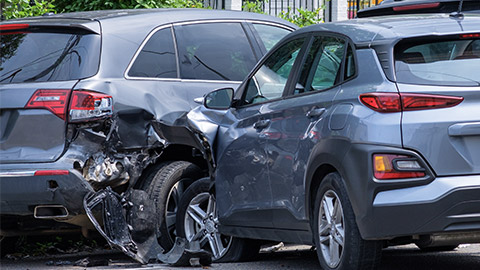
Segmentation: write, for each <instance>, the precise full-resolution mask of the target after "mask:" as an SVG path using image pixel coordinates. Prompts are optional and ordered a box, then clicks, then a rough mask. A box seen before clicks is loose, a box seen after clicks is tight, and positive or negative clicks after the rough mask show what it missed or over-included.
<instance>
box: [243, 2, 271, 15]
mask: <svg viewBox="0 0 480 270" xmlns="http://www.w3.org/2000/svg"><path fill="white" fill-rule="evenodd" d="M265 3H267V0H265ZM242 10H243V11H247V12H255V13H260V14H263V13H264V12H263V1H261V0H255V1H245V2H244V4H243V6H242Z"/></svg>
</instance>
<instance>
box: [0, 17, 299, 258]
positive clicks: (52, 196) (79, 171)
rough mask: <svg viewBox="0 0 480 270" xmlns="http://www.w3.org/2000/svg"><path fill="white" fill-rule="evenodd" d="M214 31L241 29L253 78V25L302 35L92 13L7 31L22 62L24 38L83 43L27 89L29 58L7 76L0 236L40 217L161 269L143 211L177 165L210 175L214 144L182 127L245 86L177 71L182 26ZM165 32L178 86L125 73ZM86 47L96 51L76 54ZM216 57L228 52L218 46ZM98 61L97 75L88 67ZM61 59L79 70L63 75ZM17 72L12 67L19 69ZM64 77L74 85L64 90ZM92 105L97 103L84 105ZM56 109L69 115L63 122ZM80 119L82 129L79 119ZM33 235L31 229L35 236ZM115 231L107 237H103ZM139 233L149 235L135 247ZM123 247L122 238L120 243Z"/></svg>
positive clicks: (0, 108)
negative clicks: (193, 113) (219, 93)
mask: <svg viewBox="0 0 480 270" xmlns="http://www.w3.org/2000/svg"><path fill="white" fill-rule="evenodd" d="M217 23H227V24H228V23H230V24H235V26H236V28H237V30H238V29H240V32H241V33H242V35H244V36H245V38H244V40H243V42H244V43H245V44H248V45H249V46H246V48H245V49H246V50H249V53H250V54H251V57H252V59H251V61H250V62H251V65H252V66H248V67H247V69H246V72H248V70H249V69H250V68H251V67H253V65H254V62H256V61H258V60H259V59H260V58H261V56H262V55H263V54H264V53H265V52H266V49H265V46H264V45H263V43H262V42H263V41H262V40H261V39H260V36H259V35H258V33H256V30H255V28H254V26H253V24H264V25H268V26H274V27H278V28H279V29H283V31H285V32H286V33H287V32H291V31H292V30H294V29H295V28H296V27H295V26H294V25H292V24H290V23H288V22H285V21H283V20H281V19H278V18H274V17H270V16H265V15H259V14H248V13H241V12H230V11H210V10H200V9H198V10H197V9H186V10H183V9H182V10H180V9H152V10H109V11H92V12H79V13H69V14H58V15H52V16H45V17H36V18H26V19H20V20H10V21H6V22H2V23H1V24H0V26H3V25H6V24H16V25H17V26H16V27H18V26H20V27H24V28H25V29H23V28H22V29H21V30H22V31H15V32H14V31H10V30H8V29H9V28H4V29H7V31H10V32H8V33H7V34H6V35H4V32H3V31H4V30H3V29H2V46H3V43H4V41H5V44H7V46H10V47H9V48H11V49H12V51H13V52H14V53H15V52H16V51H15V50H16V48H17V47H16V46H17V45H16V43H15V42H22V40H23V39H24V38H25V35H27V34H28V35H30V34H32V35H34V36H35V35H37V36H41V35H45V36H46V37H49V35H56V34H60V35H61V34H64V33H67V34H72V33H73V34H72V35H73V37H75V38H72V39H70V40H68V39H67V40H66V41H65V42H66V44H67V45H65V48H62V49H60V50H59V51H61V52H62V53H60V56H59V60H58V61H57V62H56V63H53V64H51V65H50V64H46V67H44V68H45V70H43V71H41V72H40V73H39V74H37V75H35V76H33V75H32V77H31V78H29V77H28V76H27V75H24V73H25V72H26V71H25V67H29V66H31V65H34V64H35V63H36V62H35V61H34V62H33V63H30V62H31V61H32V59H36V58H34V57H33V56H31V57H29V56H28V55H26V52H22V53H19V54H20V55H19V56H18V57H22V56H24V58H25V60H24V61H26V62H27V64H26V65H25V67H23V68H22V67H20V68H17V69H13V68H12V69H11V70H8V71H4V73H0V95H1V98H0V120H1V121H0V128H1V130H0V153H1V155H0V198H1V211H0V216H2V217H3V216H5V217H7V216H8V217H9V221H10V222H9V223H8V224H6V223H3V220H6V219H2V225H1V228H0V234H1V235H9V234H10V232H13V231H15V233H16V234H22V229H23V228H19V226H17V225H18V224H19V223H20V222H21V219H22V218H23V217H28V218H30V217H32V216H34V218H37V219H39V218H41V219H49V220H55V221H59V222H65V223H68V224H72V225H75V226H79V227H81V228H82V229H98V230H99V231H100V232H102V234H103V235H104V236H106V238H107V240H108V241H109V243H110V244H111V245H112V246H115V247H117V248H119V249H121V250H122V251H124V252H125V253H127V254H128V255H130V256H132V257H134V258H135V259H136V260H138V261H140V262H142V263H145V262H148V260H149V259H151V258H153V257H156V254H157V253H158V251H159V250H161V249H160V246H159V245H158V242H157V237H159V232H158V224H157V222H155V219H154V218H150V217H152V216H154V215H156V214H158V213H155V210H152V208H150V207H144V208H142V209H149V212H142V213H143V214H144V216H143V217H140V216H139V215H140V214H142V213H138V209H140V208H139V207H140V206H142V207H143V206H145V205H147V204H149V203H148V202H147V200H152V198H148V196H152V194H151V193H152V192H153V191H152V189H153V188H151V185H152V181H155V179H154V177H155V173H156V172H157V171H159V170H160V168H161V166H163V165H164V164H168V162H171V161H188V162H190V163H192V164H193V166H195V168H196V170H198V171H199V173H200V174H201V176H205V175H207V174H208V173H209V172H213V170H214V166H215V165H214V160H213V158H212V155H211V147H210V142H209V141H208V139H207V138H208V136H203V135H201V133H199V132H198V131H197V130H196V129H195V128H194V127H190V126H189V125H188V124H187V122H186V117H185V116H186V113H187V112H188V111H190V110H191V109H193V108H195V107H196V106H198V104H196V103H195V102H194V99H195V98H198V97H201V96H203V95H204V94H205V93H207V92H209V91H211V90H213V89H216V88H219V87H232V88H236V87H237V86H238V85H239V84H240V82H239V81H235V80H232V79H228V78H226V79H202V78H193V79H192V78H191V76H190V77H188V79H183V78H182V76H181V72H180V70H181V68H180V64H181V63H182V62H181V61H189V60H188V59H187V58H188V57H191V55H180V49H179V47H178V46H179V44H177V40H176V35H175V31H176V30H177V28H178V30H179V32H181V31H180V28H182V29H184V28H186V26H185V25H192V24H193V25H207V24H213V25H215V24H217ZM225 27H226V26H225ZM163 29H168V31H170V32H168V33H167V34H168V35H170V37H169V38H171V39H172V44H173V45H172V46H173V48H174V49H173V51H172V52H169V53H170V54H172V55H173V57H174V62H175V65H176V74H175V73H173V75H172V76H171V77H167V78H163V77H162V76H161V74H160V75H158V76H150V77H149V75H145V74H143V73H141V72H140V73H136V75H132V74H131V73H129V71H130V70H131V68H132V66H134V64H135V63H136V61H137V59H139V55H140V54H141V53H142V52H143V48H144V47H145V46H146V44H148V42H150V40H153V38H152V37H153V36H155V34H156V33H158V32H160V31H161V30H163ZM205 29H207V30H208V27H205ZM30 32H31V33H30ZM70 32H71V33H70ZM286 33H285V34H286ZM216 34H218V33H216ZM222 36H225V35H223V34H222ZM3 37H8V38H7V39H3ZM169 38H167V39H169ZM46 40H54V39H46ZM87 41H92V43H91V44H90V43H89V46H79V48H76V47H75V44H80V45H83V43H82V42H85V43H88V42H87ZM231 42H234V43H239V41H238V40H235V41H231ZM33 43H34V42H30V43H28V42H27V43H26V45H32V44H33ZM34 45H36V44H34ZM213 45H215V43H213ZM217 45H220V47H221V46H224V45H223V43H222V42H221V40H219V42H218V44H217ZM32 46H33V45H32ZM193 46H198V45H197V44H193ZM47 47H48V46H47ZM224 47H225V46H224ZM35 48H37V47H35ZM38 48H40V47H38ZM72 48H74V49H72ZM92 48H93V49H92ZM197 49H198V48H196V47H191V48H189V50H190V51H194V50H197ZM2 50H3V47H2ZM30 51H31V52H39V50H36V49H31V50H30ZM190 51H189V52H190ZM213 52H214V53H216V50H213ZM147 53H148V50H147ZM90 54H91V55H92V57H93V59H94V60H95V61H96V62H95V63H93V62H91V61H90V62H89V61H87V60H89V58H88V57H87V56H89V57H90ZM159 54H162V53H159ZM167 54H168V53H167ZM47 55H48V53H47ZM199 55H200V54H199ZM203 55H212V54H211V53H210V54H208V53H207V54H203ZM213 55H214V56H215V54H213ZM2 57H3V55H2ZM9 57H12V56H11V55H6V56H5V59H7V60H8V59H10V58H9ZM195 57H197V59H198V56H197V55H195ZM213 58H214V59H217V58H218V57H213ZM65 59H73V60H72V61H71V62H70V63H69V65H64V66H57V64H58V63H63V62H62V61H64V60H65ZM147 59H148V57H147ZM11 60H12V61H11V62H12V63H13V64H12V66H14V64H15V63H14V62H15V61H13V60H15V59H13V58H12V59H11ZM234 60H235V61H234ZM240 60H241V59H240ZM240 60H239V59H232V63H233V62H234V64H237V65H238V64H239V63H240V64H241V61H243V60H241V61H240ZM2 61H3V59H2ZM42 61H44V60H43V58H40V60H38V62H42ZM250 62H248V61H245V63H250ZM3 63H4V62H1V63H0V64H2V65H3ZM82 63H83V64H85V63H86V64H89V65H88V67H89V68H88V69H86V73H84V74H83V73H82V74H81V75H78V74H77V73H76V72H77V70H76V69H77V68H78V67H79V66H81V64H82ZM150 64H151V63H150V62H148V61H147V63H146V64H145V65H146V68H144V69H143V71H145V70H151V69H152V67H151V66H149V65H150ZM162 64H163V63H162ZM201 64H203V65H204V66H206V69H207V70H208V69H212V68H211V67H210V66H209V65H207V64H205V63H201ZM208 64H211V63H208ZM213 64H215V61H213ZM232 66H234V65H232ZM6 68H8V67H6ZM195 68H196V67H195ZM39 69H40V68H39ZM78 69H79V68H78ZM192 69H193V68H192ZM204 69H205V68H204ZM2 70H3V66H2V69H0V71H2ZM141 71H142V70H141ZM214 71H215V70H214ZM5 72H6V73H5ZM30 72H33V73H34V72H37V73H38V71H37V70H33V71H30ZM68 72H72V74H73V75H72V76H71V79H68V80H67V79H65V76H66V75H65V74H67V73H68ZM215 72H216V71H215ZM217 73H219V72H217ZM22 76H23V77H22ZM22 78H23V79H22ZM222 78H223V77H222ZM58 90H60V92H58ZM58 93H60V94H64V96H60V97H59V96H58V95H60V94H58ZM85 93H86V95H88V98H90V100H88V99H85V100H82V99H81V98H82V95H85ZM37 94H38V95H37ZM79 100H80V101H79ZM92 100H93V101H92ZM52 101H53V102H57V103H55V104H56V107H49V104H51V103H49V102H52ZM75 102H77V103H75ZM32 104H33V105H32ZM29 106H30V107H29ZM59 107H61V108H60V109H63V110H64V111H61V110H60V111H56V109H57V108H59ZM92 107H93V108H92ZM76 114H79V115H80V118H74V116H75V115H76ZM191 180H192V181H193V180H196V179H191ZM148 192H150V194H148V196H147V195H146V194H147V193H148ZM132 194H135V195H132ZM167 195H168V194H167ZM132 196H133V197H132ZM84 198H85V204H84ZM160 199H165V200H167V198H160ZM150 203H151V202H150ZM99 205H100V206H99ZM94 208H95V209H94ZM99 208H100V210H99ZM135 209H136V210H135ZM95 211H103V213H106V212H109V213H111V216H112V218H113V222H112V220H109V219H108V218H107V219H106V220H100V221H95V217H94V216H95V215H94V214H92V213H93V212H95ZM87 216H88V217H87ZM115 221H118V222H119V223H118V224H116V222H115ZM147 221H149V222H147ZM139 222H140V223H141V222H145V223H144V224H140V223H139ZM31 224H33V226H32V228H29V229H32V230H35V229H38V228H36V227H35V224H34V222H33V223H31ZM108 224H110V225H111V226H110V229H111V230H110V231H109V232H104V230H105V227H104V226H105V225H107V227H108V226H109V225H108ZM112 226H113V227H112ZM115 226H116V227H115ZM102 228H103V229H102ZM84 231H85V230H84ZM142 231H143V233H144V235H143V236H139V234H142ZM122 235H124V236H125V237H126V238H124V239H123V240H118V239H122V237H123V236H122ZM146 243H148V244H146ZM153 254H155V255H153Z"/></svg>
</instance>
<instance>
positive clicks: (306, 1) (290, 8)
mask: <svg viewBox="0 0 480 270" xmlns="http://www.w3.org/2000/svg"><path fill="white" fill-rule="evenodd" d="M201 1H202V2H203V5H204V6H205V7H210V8H213V9H224V8H225V0H201ZM259 1H260V7H261V9H262V11H263V12H264V13H266V14H268V15H272V16H279V15H280V14H281V13H282V12H284V13H288V12H290V13H291V14H292V13H295V14H298V11H297V9H304V10H309V11H316V10H317V9H319V8H321V9H322V10H321V11H320V13H319V18H321V19H324V20H325V21H332V1H336V0H259ZM382 1H383V0H347V3H348V7H347V9H348V11H347V16H348V18H349V19H353V18H355V17H356V16H357V11H358V10H360V9H363V8H367V7H371V6H375V5H378V4H380V2H382ZM246 2H257V0H242V6H244V5H245V3H246Z"/></svg>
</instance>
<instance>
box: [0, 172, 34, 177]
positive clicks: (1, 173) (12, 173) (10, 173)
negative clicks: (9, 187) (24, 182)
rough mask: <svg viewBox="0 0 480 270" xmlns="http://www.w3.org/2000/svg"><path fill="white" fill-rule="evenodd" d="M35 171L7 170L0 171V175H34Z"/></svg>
mask: <svg viewBox="0 0 480 270" xmlns="http://www.w3.org/2000/svg"><path fill="white" fill-rule="evenodd" d="M35 172H36V171H9V172H0V177H22V176H34V175H35Z"/></svg>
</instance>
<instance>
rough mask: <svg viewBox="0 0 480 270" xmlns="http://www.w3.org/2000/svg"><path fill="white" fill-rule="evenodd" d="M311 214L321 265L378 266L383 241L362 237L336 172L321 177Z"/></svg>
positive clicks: (339, 269)
mask: <svg viewBox="0 0 480 270" xmlns="http://www.w3.org/2000/svg"><path fill="white" fill-rule="evenodd" d="M313 217H314V220H313V222H312V223H313V232H314V241H315V245H316V249H317V255H318V259H319V261H320V265H321V267H322V269H336V270H342V269H352V270H353V269H375V268H376V267H378V265H379V263H380V258H381V252H382V247H383V245H382V244H383V243H382V242H381V241H366V240H363V239H362V237H361V235H360V231H359V229H358V227H357V223H356V221H355V214H354V212H353V208H352V205H351V203H350V200H349V198H348V195H347V191H346V188H345V185H344V182H343V179H342V177H341V176H340V175H339V174H338V173H336V172H334V173H330V174H328V175H327V176H325V178H324V179H323V180H322V182H321V184H320V187H319V188H318V192H317V195H316V198H315V204H314V212H313ZM333 225H334V226H333Z"/></svg>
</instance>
